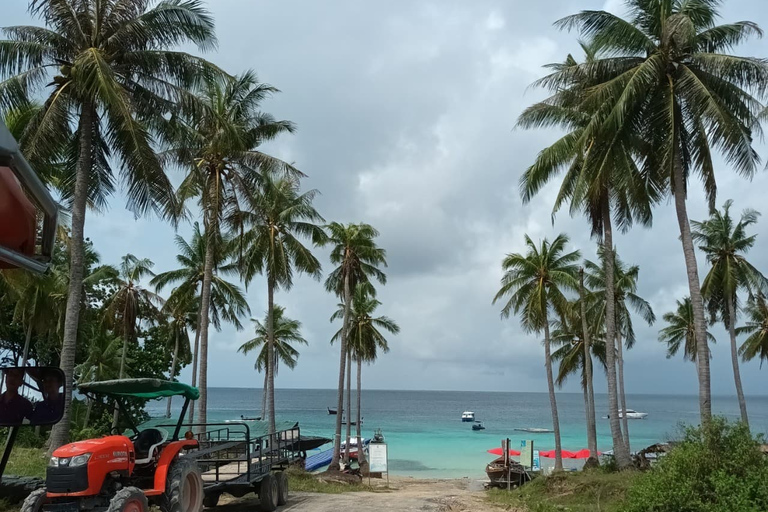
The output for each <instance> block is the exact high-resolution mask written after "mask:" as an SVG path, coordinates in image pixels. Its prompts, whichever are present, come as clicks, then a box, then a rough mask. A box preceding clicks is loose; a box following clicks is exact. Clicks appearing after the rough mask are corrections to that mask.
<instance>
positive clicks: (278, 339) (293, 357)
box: [237, 304, 308, 419]
mask: <svg viewBox="0 0 768 512" xmlns="http://www.w3.org/2000/svg"><path fill="white" fill-rule="evenodd" d="M266 314H269V313H266ZM272 314H273V315H274V317H273V319H272V322H271V325H272V326H273V329H274V341H275V345H274V350H273V351H272V352H273V359H271V360H270V359H269V338H270V332H269V328H268V326H269V325H270V321H269V318H267V317H266V316H265V318H264V322H260V321H259V320H257V319H255V318H251V322H253V323H254V329H255V331H256V337H255V338H253V339H251V340H248V341H246V342H245V343H243V344H242V345H240V348H238V349H237V351H238V352H242V353H243V354H245V355H248V354H249V353H250V352H253V351H254V350H258V351H259V355H258V356H257V357H256V362H255V363H254V364H253V368H254V369H255V370H256V371H257V372H264V388H263V390H262V394H261V395H262V397H261V417H262V419H264V418H266V409H267V389H268V386H269V381H268V379H267V377H268V375H269V372H268V371H267V368H268V367H269V366H272V367H273V368H274V370H273V372H272V373H273V374H274V375H275V376H277V370H278V368H280V363H281V362H282V363H283V364H284V365H285V366H287V367H288V368H289V369H291V370H293V369H294V368H296V364H297V363H298V359H299V351H298V350H296V349H295V348H294V346H293V345H292V344H297V343H298V344H301V345H307V344H308V343H307V340H306V339H304V337H303V336H302V335H301V322H299V321H298V320H293V319H292V318H288V317H287V316H285V308H284V307H282V306H280V305H278V304H275V305H274V308H273V311H272ZM270 361H272V363H271V365H270Z"/></svg>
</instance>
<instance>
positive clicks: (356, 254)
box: [325, 222, 387, 471]
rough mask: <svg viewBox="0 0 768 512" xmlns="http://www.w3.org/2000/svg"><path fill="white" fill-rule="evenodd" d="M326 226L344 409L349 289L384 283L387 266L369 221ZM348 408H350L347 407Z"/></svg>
mask: <svg viewBox="0 0 768 512" xmlns="http://www.w3.org/2000/svg"><path fill="white" fill-rule="evenodd" d="M326 228H327V229H328V236H329V240H328V241H329V242H330V244H331V246H332V248H331V257H330V259H331V263H332V264H334V265H337V267H336V268H335V269H334V270H333V271H332V272H331V273H330V274H328V277H327V278H326V280H325V288H326V289H327V290H328V291H329V292H332V293H335V294H336V295H337V296H338V297H339V298H341V300H342V302H343V304H344V318H343V319H342V323H341V343H339V345H341V347H340V349H341V351H340V356H339V385H338V397H337V402H336V406H337V410H338V411H342V410H344V374H345V367H346V363H347V357H348V355H349V354H348V352H349V350H348V349H347V341H348V337H347V331H348V329H349V320H350V318H351V312H352V293H353V291H354V290H355V289H356V288H357V286H358V284H362V283H370V280H371V279H372V278H373V279H376V280H377V281H378V282H379V283H381V284H386V282H387V276H386V275H385V274H384V272H382V271H381V269H380V268H379V267H380V266H381V267H386V266H387V252H386V251H385V250H384V249H382V248H380V247H379V246H378V245H377V244H376V241H375V239H376V238H377V237H378V236H379V232H378V231H376V229H374V228H373V226H371V225H369V224H364V223H359V224H341V223H338V222H331V223H330V224H328V226H326ZM348 412H349V411H348ZM341 416H342V415H341V414H337V415H336V434H335V436H334V440H333V455H332V458H331V464H330V466H328V470H329V471H338V470H339V467H340V466H339V458H340V455H341Z"/></svg>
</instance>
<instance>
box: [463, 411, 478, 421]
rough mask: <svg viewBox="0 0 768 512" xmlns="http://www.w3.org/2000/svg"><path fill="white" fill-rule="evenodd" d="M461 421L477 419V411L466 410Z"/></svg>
mask: <svg viewBox="0 0 768 512" xmlns="http://www.w3.org/2000/svg"><path fill="white" fill-rule="evenodd" d="M461 421H466V422H471V421H475V413H473V412H472V411H464V412H463V413H461Z"/></svg>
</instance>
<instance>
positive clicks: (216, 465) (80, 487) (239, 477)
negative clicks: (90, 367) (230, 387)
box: [21, 379, 299, 512]
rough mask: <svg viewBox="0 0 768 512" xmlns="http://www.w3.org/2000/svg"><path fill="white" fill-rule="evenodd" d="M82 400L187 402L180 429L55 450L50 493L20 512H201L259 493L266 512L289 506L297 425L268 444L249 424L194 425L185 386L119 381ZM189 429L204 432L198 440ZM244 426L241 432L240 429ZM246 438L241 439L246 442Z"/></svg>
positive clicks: (91, 387) (98, 385)
mask: <svg viewBox="0 0 768 512" xmlns="http://www.w3.org/2000/svg"><path fill="white" fill-rule="evenodd" d="M78 389H79V391H80V393H82V394H85V395H95V394H99V395H105V396H107V397H108V398H110V399H114V400H115V401H116V402H117V404H118V407H120V409H121V410H123V414H125V417H128V418H129V415H128V414H126V413H125V408H124V407H123V405H122V404H121V399H123V398H125V397H138V398H150V399H151V398H162V397H168V396H176V395H179V396H183V397H184V398H185V401H184V404H183V406H182V409H181V414H180V415H179V419H178V421H177V422H176V423H175V424H169V425H157V426H155V427H149V428H143V429H139V428H138V427H136V426H135V425H131V428H132V430H133V435H131V436H130V437H129V436H125V435H110V436H106V437H102V438H99V439H89V440H86V441H77V442H74V443H70V444H68V445H65V446H62V447H60V448H58V449H56V450H55V451H54V452H53V454H52V457H51V460H50V463H49V466H48V469H47V473H46V482H45V484H46V486H45V488H43V489H39V490H37V491H35V492H33V493H32V494H30V495H29V497H28V498H27V499H26V500H25V501H24V505H23V506H22V508H21V512H41V511H46V512H80V511H83V510H96V509H98V510H103V511H106V512H145V511H147V510H148V509H149V505H156V506H158V507H159V508H160V510H161V511H162V512H200V511H201V510H202V508H203V503H204V502H205V504H206V505H215V504H216V502H217V501H218V497H219V495H220V494H221V493H223V492H228V493H230V494H233V495H235V496H242V495H244V494H246V493H248V492H256V493H258V494H259V498H260V502H261V503H260V505H261V506H260V508H261V510H264V511H273V510H276V509H277V507H278V505H282V504H284V503H285V502H286V500H287V493H288V487H287V480H286V478H285V474H284V473H283V472H282V471H281V470H282V469H285V468H286V467H287V466H288V465H289V464H291V463H292V462H293V461H295V460H296V459H297V458H298V442H299V431H298V426H296V427H295V429H293V430H291V431H284V432H278V433H276V434H272V435H270V436H264V438H256V439H251V437H250V428H249V426H248V425H247V424H246V423H244V422H232V423H226V426H225V427H221V428H217V427H218V426H221V425H225V424H214V423H207V424H188V425H184V416H185V414H186V411H187V408H188V407H189V404H190V402H191V401H192V400H195V399H197V397H198V396H199V391H198V390H197V388H193V387H191V386H188V385H186V384H182V383H179V382H170V381H163V380H158V379H121V380H113V381H103V382H94V383H88V384H81V385H80V386H79V387H78ZM183 426H187V427H192V426H195V427H199V429H200V430H201V433H199V434H197V437H196V436H195V435H194V434H193V433H192V432H191V431H190V430H188V431H187V432H185V433H184V435H183V436H182V438H179V434H180V432H181V429H182V427H183ZM239 427H243V428H239ZM241 434H242V435H241Z"/></svg>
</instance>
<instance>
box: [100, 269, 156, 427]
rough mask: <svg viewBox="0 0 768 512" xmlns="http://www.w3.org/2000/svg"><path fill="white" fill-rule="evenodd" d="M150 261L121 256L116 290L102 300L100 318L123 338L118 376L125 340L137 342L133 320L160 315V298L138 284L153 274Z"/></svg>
mask: <svg viewBox="0 0 768 512" xmlns="http://www.w3.org/2000/svg"><path fill="white" fill-rule="evenodd" d="M153 266H154V263H152V262H151V261H150V260H149V259H147V258H143V259H139V258H137V257H136V256H134V255H133V254H126V255H125V256H123V258H122V261H121V263H120V269H119V273H118V275H117V276H116V283H115V284H116V290H115V293H114V294H112V296H111V297H109V299H107V302H106V303H105V304H104V319H105V320H106V322H107V325H108V326H109V327H110V328H111V329H112V330H113V332H114V333H115V334H119V335H121V336H122V338H123V352H122V360H121V362H120V372H119V374H118V378H120V379H122V378H123V376H124V375H125V372H124V366H125V361H126V358H127V357H128V344H129V343H132V344H136V343H137V342H138V339H137V336H136V329H137V322H139V321H140V320H145V321H149V322H154V321H156V320H158V319H159V317H160V308H161V307H162V305H163V299H162V298H161V297H160V296H159V295H157V294H156V293H154V292H151V291H150V290H148V289H146V288H144V287H143V286H141V284H140V281H141V280H142V279H144V278H146V277H149V276H154V275H155V274H154V272H152V267H153ZM118 413H119V410H118V408H117V407H115V417H114V420H113V424H112V427H113V428H114V427H116V426H117V418H118Z"/></svg>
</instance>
